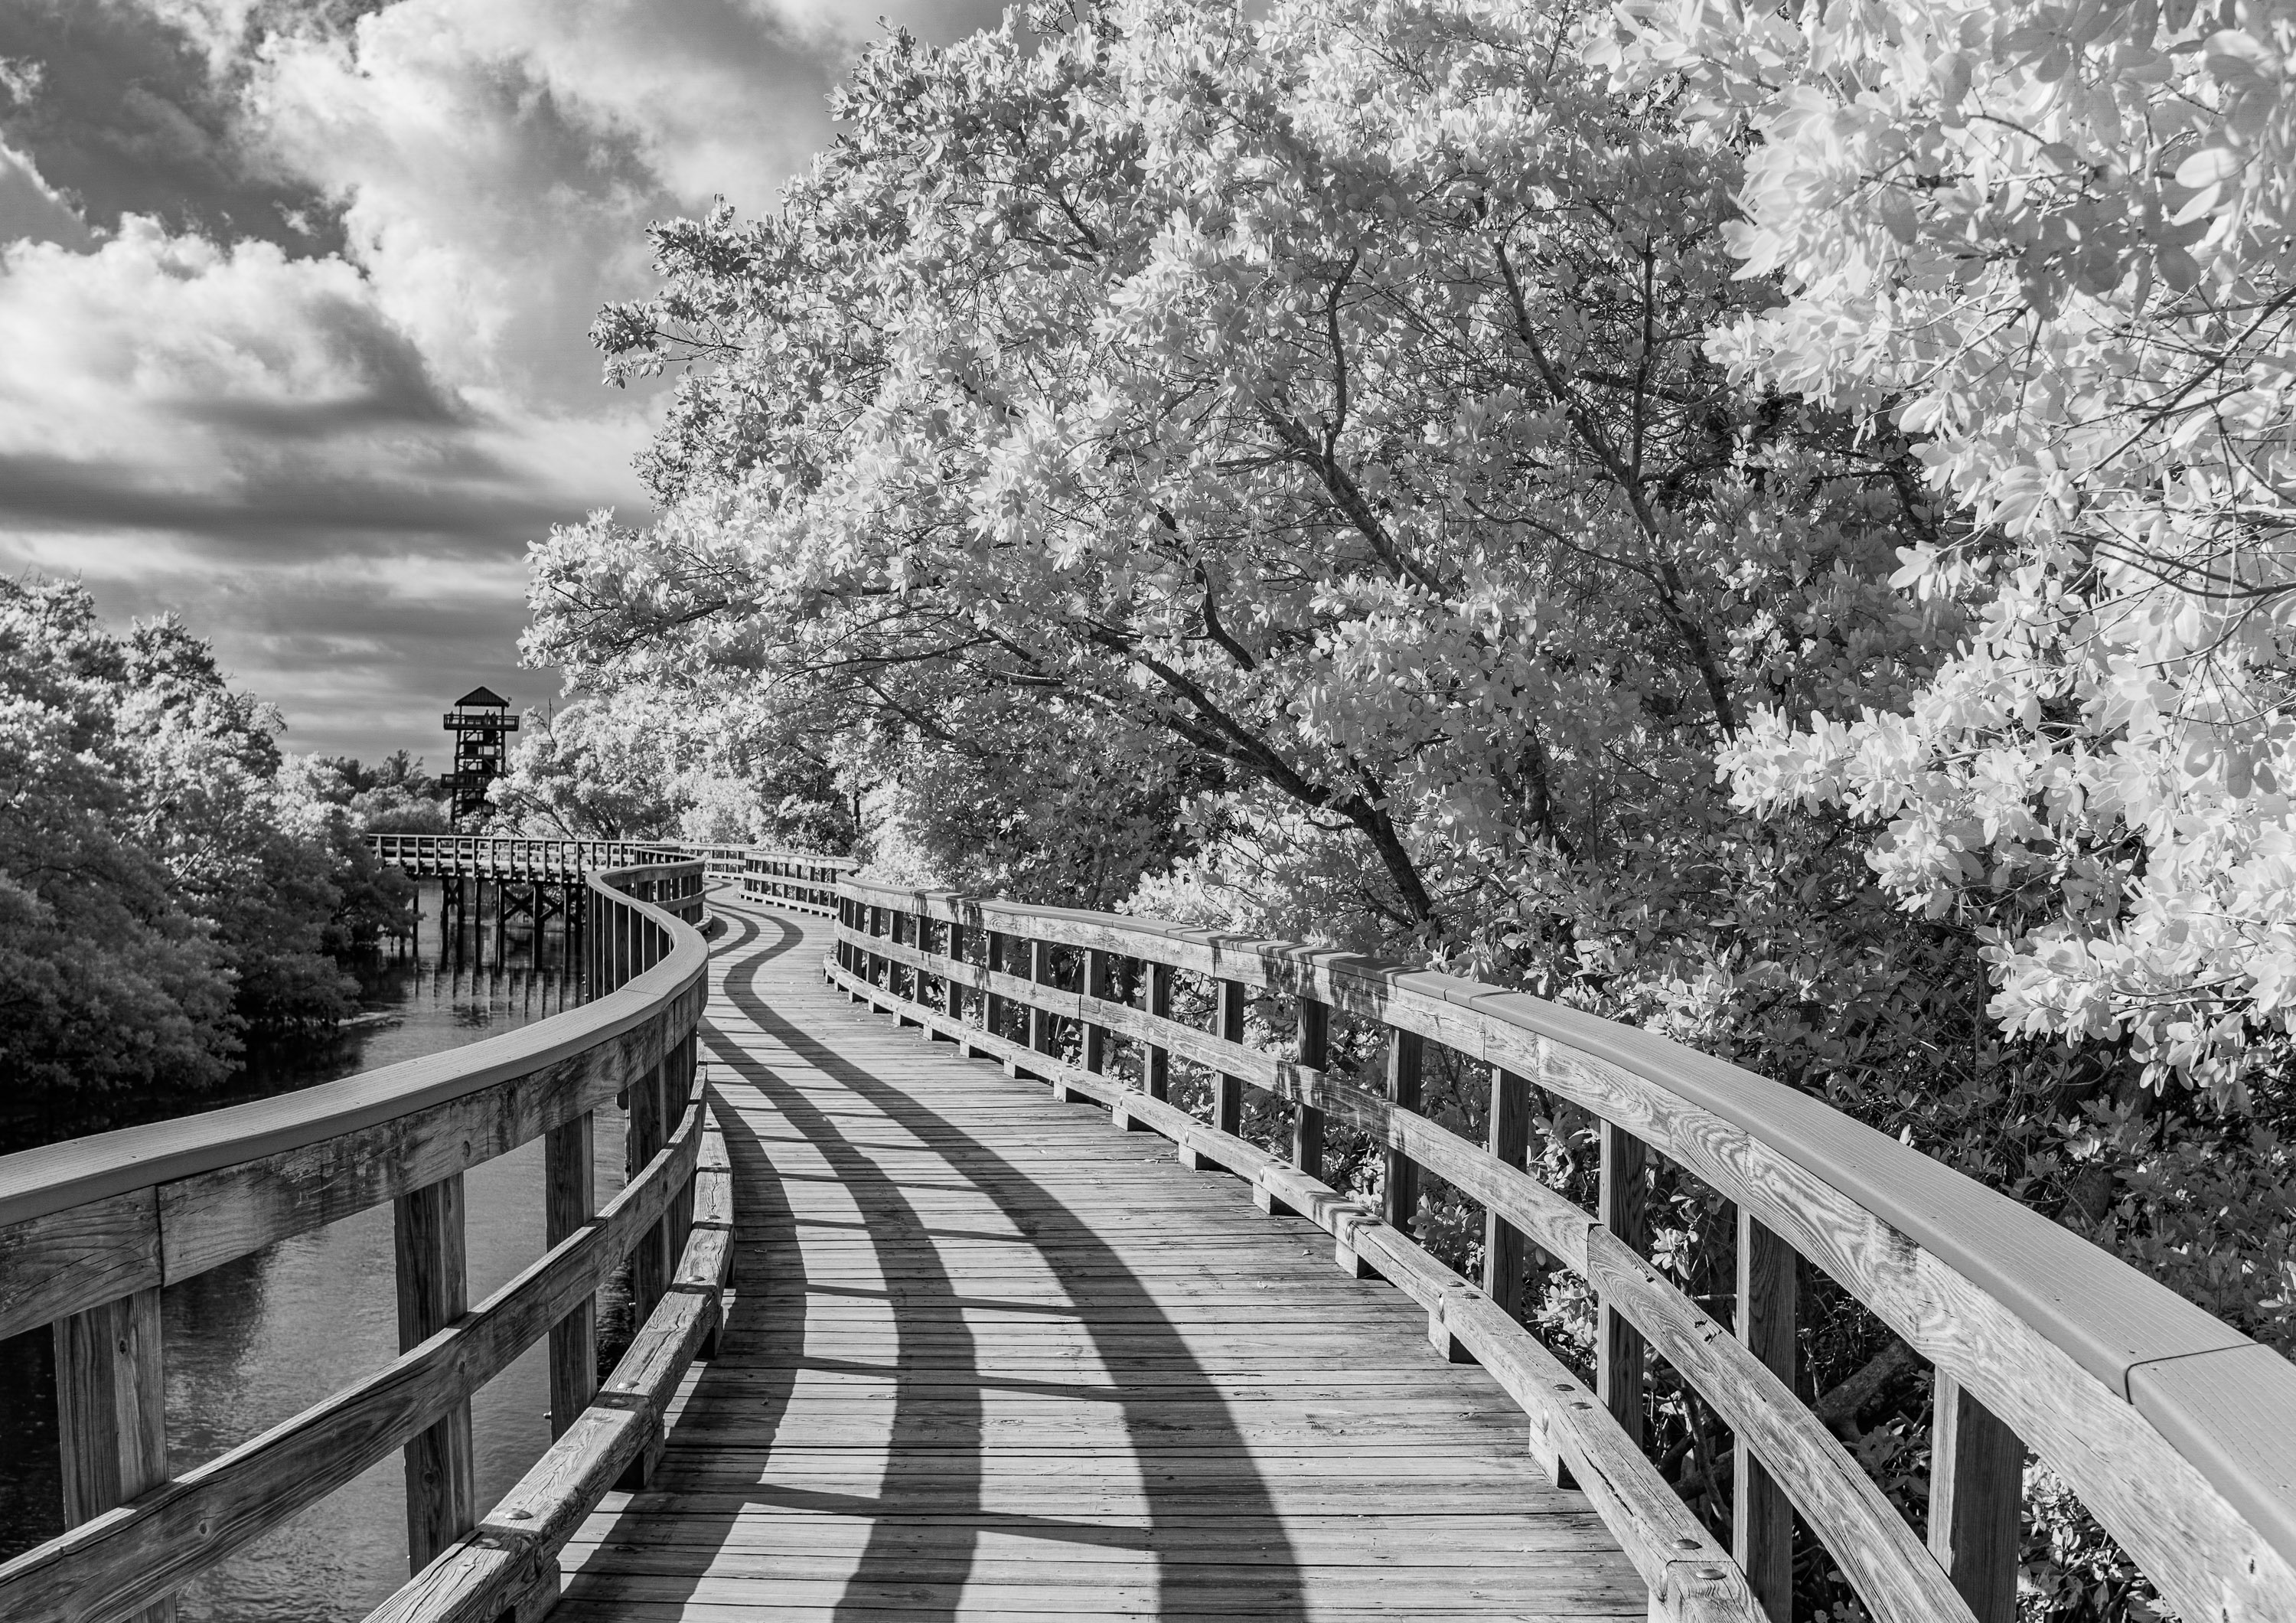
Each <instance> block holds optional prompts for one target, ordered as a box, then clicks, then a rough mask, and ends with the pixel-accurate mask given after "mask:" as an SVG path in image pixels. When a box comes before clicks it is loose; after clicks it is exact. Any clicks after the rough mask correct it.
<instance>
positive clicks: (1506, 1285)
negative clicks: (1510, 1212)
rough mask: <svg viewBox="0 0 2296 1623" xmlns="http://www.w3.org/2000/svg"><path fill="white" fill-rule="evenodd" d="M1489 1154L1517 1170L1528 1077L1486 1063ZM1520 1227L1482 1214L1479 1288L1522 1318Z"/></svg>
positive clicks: (1522, 1155)
mask: <svg viewBox="0 0 2296 1623" xmlns="http://www.w3.org/2000/svg"><path fill="white" fill-rule="evenodd" d="M1490 1147H1491V1155H1492V1158H1494V1159H1496V1160H1497V1162H1498V1163H1499V1165H1500V1166H1512V1167H1513V1168H1515V1169H1516V1170H1517V1171H1521V1169H1522V1166H1523V1163H1524V1162H1525V1161H1526V1160H1527V1159H1528V1158H1529V1154H1530V1083H1528V1082H1526V1081H1525V1080H1523V1078H1521V1077H1520V1076H1518V1075H1515V1074H1514V1073H1513V1071H1510V1070H1506V1069H1505V1068H1504V1067H1499V1066H1493V1067H1491V1120H1490ZM1525 1257H1526V1249H1525V1247H1524V1244H1523V1237H1522V1231H1521V1230H1520V1229H1518V1228H1516V1227H1515V1226H1514V1225H1513V1223H1509V1222H1508V1221H1507V1220H1506V1219H1505V1218H1504V1217H1502V1216H1500V1215H1498V1214H1497V1212H1493V1211H1486V1212H1485V1213H1484V1214H1483V1294H1484V1295H1485V1296H1487V1297H1488V1298H1491V1300H1492V1301H1494V1302H1496V1303H1497V1304H1498V1305H1499V1306H1501V1307H1503V1308H1505V1310H1506V1314H1507V1316H1508V1317H1509V1318H1511V1319H1513V1320H1515V1321H1516V1322H1521V1319H1522V1269H1523V1263H1524V1261H1525Z"/></svg>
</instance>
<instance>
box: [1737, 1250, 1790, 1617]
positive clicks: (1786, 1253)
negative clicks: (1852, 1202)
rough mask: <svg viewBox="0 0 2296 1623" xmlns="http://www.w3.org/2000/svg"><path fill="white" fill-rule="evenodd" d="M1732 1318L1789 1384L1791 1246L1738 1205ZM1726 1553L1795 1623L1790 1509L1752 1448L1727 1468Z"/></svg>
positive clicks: (1758, 1356)
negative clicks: (1728, 1513) (1728, 1518)
mask: <svg viewBox="0 0 2296 1623" xmlns="http://www.w3.org/2000/svg"><path fill="white" fill-rule="evenodd" d="M1737 1224H1738V1245H1737V1276H1738V1278H1737V1319H1736V1322H1734V1324H1733V1325H1732V1327H1731V1328H1732V1330H1733V1331H1734V1332H1735V1334H1736V1335H1737V1338H1738V1345H1739V1346H1741V1347H1744V1348H1745V1349H1746V1352H1747V1354H1748V1355H1749V1356H1751V1357H1752V1358H1753V1359H1754V1360H1755V1361H1756V1362H1757V1363H1759V1364H1760V1365H1761V1366H1762V1367H1763V1368H1764V1369H1766V1370H1767V1371H1769V1372H1770V1373H1771V1374H1773V1375H1775V1376H1776V1377H1777V1378H1778V1380H1780V1381H1781V1382H1782V1383H1783V1384H1784V1385H1785V1386H1786V1387H1787V1388H1793V1386H1794V1355H1795V1347H1796V1339H1795V1334H1794V1330H1795V1320H1796V1316H1797V1305H1798V1293H1797V1291H1796V1282H1797V1272H1798V1271H1797V1267H1796V1259H1795V1256H1794V1253H1793V1248H1792V1247H1791V1246H1789V1245H1787V1244H1786V1243H1785V1241H1784V1240H1780V1239H1779V1238H1778V1237H1777V1236H1776V1235H1775V1234H1773V1233H1771V1232H1769V1230H1767V1229H1766V1228H1764V1227H1763V1226H1762V1225H1761V1224H1760V1223H1758V1222H1756V1221H1755V1219H1754V1217H1753V1216H1752V1215H1751V1213H1749V1212H1747V1211H1746V1209H1745V1208H1744V1207H1740V1208H1739V1210H1738V1215H1737ZM1730 1477H1731V1495H1730V1504H1731V1507H1732V1517H1731V1528H1730V1532H1731V1539H1730V1553H1731V1554H1732V1555H1733V1556H1734V1557H1735V1558H1736V1560H1737V1562H1738V1567H1739V1569H1740V1570H1741V1571H1743V1573H1744V1574H1745V1575H1746V1583H1747V1586H1748V1587H1749V1588H1751V1590H1752V1591H1753V1594H1754V1598H1755V1599H1756V1600H1757V1601H1759V1602H1760V1603H1761V1607H1762V1610H1763V1611H1765V1612H1767V1614H1768V1615H1769V1619H1770V1623H1793V1503H1792V1500H1790V1499H1788V1498H1787V1497H1786V1495H1785V1492H1784V1489H1782V1488H1781V1487H1779V1486H1778V1484H1777V1480H1776V1479H1775V1478H1774V1477H1772V1476H1771V1475H1770V1472H1769V1468H1768V1467H1767V1466H1766V1465H1764V1464H1763V1463H1762V1462H1761V1460H1760V1458H1759V1456H1758V1455H1757V1454H1756V1453H1755V1451H1754V1450H1753V1449H1752V1448H1751V1447H1743V1448H1738V1449H1734V1450H1733V1452H1732V1454H1731V1462H1730Z"/></svg>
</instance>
